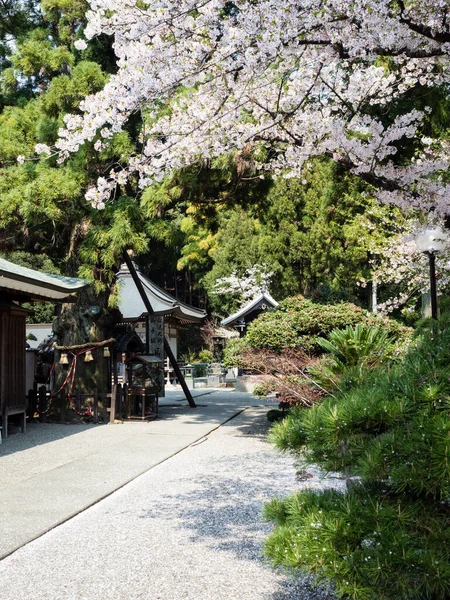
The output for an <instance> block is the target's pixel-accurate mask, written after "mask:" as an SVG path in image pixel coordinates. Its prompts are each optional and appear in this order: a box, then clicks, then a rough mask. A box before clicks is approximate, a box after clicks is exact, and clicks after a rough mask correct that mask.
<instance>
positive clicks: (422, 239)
mask: <svg viewBox="0 0 450 600" xmlns="http://www.w3.org/2000/svg"><path fill="white" fill-rule="evenodd" d="M446 241H447V235H446V234H445V233H444V231H443V230H442V227H440V226H439V225H437V226H436V227H428V228H426V229H423V230H422V231H419V233H418V234H417V235H416V245H417V248H418V249H419V250H420V252H427V253H428V254H434V253H435V252H442V250H444V248H445V246H446Z"/></svg>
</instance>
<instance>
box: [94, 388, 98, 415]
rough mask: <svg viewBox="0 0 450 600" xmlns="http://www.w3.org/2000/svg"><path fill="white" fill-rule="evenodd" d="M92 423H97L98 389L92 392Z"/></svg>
mask: <svg viewBox="0 0 450 600" xmlns="http://www.w3.org/2000/svg"><path fill="white" fill-rule="evenodd" d="M94 423H98V389H97V388H95V390H94Z"/></svg>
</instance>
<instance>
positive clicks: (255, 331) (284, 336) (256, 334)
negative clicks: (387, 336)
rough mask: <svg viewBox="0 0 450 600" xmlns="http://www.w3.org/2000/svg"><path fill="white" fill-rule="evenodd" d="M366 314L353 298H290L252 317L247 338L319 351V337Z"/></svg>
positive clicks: (255, 343) (251, 342)
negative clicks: (336, 300)
mask: <svg viewBox="0 0 450 600" xmlns="http://www.w3.org/2000/svg"><path fill="white" fill-rule="evenodd" d="M366 318H367V316H366V312H365V311H363V310H362V309H361V308H360V307H359V306H356V305H355V304H352V303H350V302H341V303H339V304H320V303H316V302H314V301H313V300H310V299H307V298H304V297H303V296H295V297H292V298H287V299H286V300H283V301H282V302H280V305H279V307H278V309H277V310H273V311H270V312H267V313H264V314H263V315H260V316H259V317H258V319H256V320H255V321H253V322H252V323H251V324H250V325H249V326H248V328H247V332H246V337H245V341H246V344H247V345H248V346H250V347H252V348H266V349H269V350H273V351H277V352H281V351H282V350H284V349H286V348H301V349H303V350H306V351H308V352H313V353H314V352H315V353H317V352H320V350H321V346H320V344H319V343H318V341H317V340H318V337H319V336H321V335H326V334H328V333H329V332H330V331H332V330H333V329H341V328H343V327H346V326H348V325H354V324H356V323H358V322H361V321H363V320H365V319H366Z"/></svg>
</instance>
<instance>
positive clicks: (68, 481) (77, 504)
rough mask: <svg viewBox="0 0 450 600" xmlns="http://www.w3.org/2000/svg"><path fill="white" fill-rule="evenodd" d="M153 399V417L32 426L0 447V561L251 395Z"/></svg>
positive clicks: (177, 394)
mask: <svg viewBox="0 0 450 600" xmlns="http://www.w3.org/2000/svg"><path fill="white" fill-rule="evenodd" d="M193 395H194V397H195V398H196V402H197V404H198V407H197V408H195V409H192V408H190V407H189V406H188V404H187V402H186V400H185V399H184V395H183V393H182V392H181V391H171V392H168V394H167V397H166V398H165V399H161V408H160V418H159V419H158V420H156V421H151V422H144V423H142V422H137V423H136V422H133V423H130V422H128V423H124V424H121V425H80V424H74V425H56V424H53V425H52V424H44V425H43V424H40V423H33V424H30V425H29V426H28V428H27V433H26V435H23V434H17V435H13V436H10V437H8V438H7V439H6V440H4V441H3V444H2V445H1V446H0V559H1V558H3V557H5V556H7V555H8V554H10V553H11V552H13V551H15V550H16V549H17V548H20V547H21V546H23V545H24V544H26V543H27V542H29V541H30V540H33V539H35V538H36V537H39V536H40V535H42V534H43V533H45V532H46V531H48V530H50V529H51V528H53V527H55V526H56V525H58V524H60V523H63V522H64V521H66V520H67V519H69V518H70V517H72V516H73V515H75V514H77V513H79V512H80V511H82V510H84V509H85V508H87V507H88V506H91V505H92V504H94V503H96V502H98V501H99V500H101V499H102V498H105V497H106V496H108V495H109V494H111V493H112V492H113V491H114V490H117V489H119V488H120V487H122V486H123V485H125V484H126V483H128V482H129V481H131V480H133V479H134V478H136V477H137V476H139V475H141V474H142V473H144V472H146V471H148V470H149V469H151V468H152V467H154V466H155V465H157V464H159V463H161V462H163V461H165V460H166V459H167V458H169V457H170V456H173V455H174V454H176V453H177V452H180V451H181V450H183V449H184V448H186V447H188V446H190V445H191V444H192V443H194V442H196V441H197V440H199V439H201V438H203V437H204V436H205V435H207V434H208V433H210V432H211V431H212V430H214V429H215V428H217V427H218V426H219V425H221V424H222V423H224V422H226V421H227V420H228V419H231V418H232V417H234V416H235V415H236V414H238V413H239V412H240V411H241V410H244V409H245V407H247V406H249V405H255V404H264V403H267V402H265V401H259V400H257V399H256V398H254V397H253V396H252V395H251V394H239V393H235V392H233V391H219V392H218V391H214V390H205V389H203V390H193Z"/></svg>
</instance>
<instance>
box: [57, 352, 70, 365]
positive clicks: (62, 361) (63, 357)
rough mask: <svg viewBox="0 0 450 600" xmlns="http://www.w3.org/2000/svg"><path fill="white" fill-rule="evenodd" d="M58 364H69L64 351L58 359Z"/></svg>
mask: <svg viewBox="0 0 450 600" xmlns="http://www.w3.org/2000/svg"><path fill="white" fill-rule="evenodd" d="M59 364H60V365H68V364H69V359H68V358H67V354H66V353H65V352H63V353H62V354H61V357H60V359H59Z"/></svg>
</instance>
